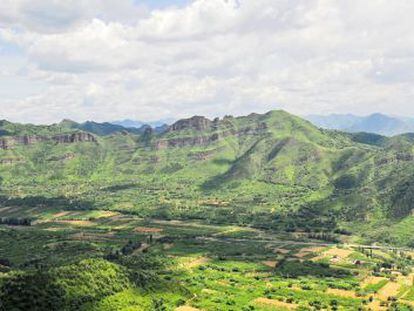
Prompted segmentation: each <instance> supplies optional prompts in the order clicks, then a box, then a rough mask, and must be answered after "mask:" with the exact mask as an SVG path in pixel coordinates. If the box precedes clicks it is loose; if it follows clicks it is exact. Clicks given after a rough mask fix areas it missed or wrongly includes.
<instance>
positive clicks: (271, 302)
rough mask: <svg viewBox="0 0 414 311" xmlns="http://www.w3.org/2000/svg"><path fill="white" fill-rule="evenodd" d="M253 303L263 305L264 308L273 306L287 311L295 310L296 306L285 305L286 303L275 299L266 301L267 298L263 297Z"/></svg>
mask: <svg viewBox="0 0 414 311" xmlns="http://www.w3.org/2000/svg"><path fill="white" fill-rule="evenodd" d="M254 303H255V304H258V305H264V306H274V307H278V308H285V309H287V310H294V309H296V308H297V305H296V304H293V303H287V302H284V301H279V300H276V299H268V298H264V297H261V298H257V299H256V300H255V301H254Z"/></svg>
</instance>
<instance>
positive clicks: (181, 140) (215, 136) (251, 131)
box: [154, 121, 267, 150]
mask: <svg viewBox="0 0 414 311" xmlns="http://www.w3.org/2000/svg"><path fill="white" fill-rule="evenodd" d="M178 122H180V121H178ZM178 122H177V123H178ZM211 125H212V122H211V121H210V125H209V126H211ZM266 130H267V124H266V123H259V124H257V126H254V127H250V126H249V127H245V128H243V129H239V130H236V129H234V128H228V129H225V130H222V131H217V132H215V133H212V134H211V135H208V136H191V137H177V138H169V139H160V140H157V141H156V142H155V146H154V147H155V149H157V150H160V149H166V148H180V147H193V146H208V145H209V144H212V143H215V142H217V141H219V140H221V139H223V138H226V137H228V136H231V135H234V136H238V137H240V136H246V135H258V134H260V133H263V132H264V131H266Z"/></svg>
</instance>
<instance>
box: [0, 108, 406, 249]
mask: <svg viewBox="0 0 414 311" xmlns="http://www.w3.org/2000/svg"><path fill="white" fill-rule="evenodd" d="M92 125H94V126H92V127H91V128H92V129H94V131H95V134H94V133H90V132H88V131H85V132H84V133H89V134H90V135H94V137H95V141H94V143H85V142H82V141H78V140H76V141H72V142H71V143H68V144H56V143H54V142H53V141H50V140H39V141H38V142H36V143H34V144H30V145H24V144H23V145H16V146H15V147H14V148H9V149H4V150H0V163H3V164H1V165H0V173H1V176H2V178H3V190H2V193H3V194H4V195H5V196H6V197H10V198H13V196H15V194H14V193H15V189H19V192H18V193H19V196H22V195H23V196H25V197H28V198H30V197H31V196H34V195H35V194H36V195H38V193H39V192H40V193H44V195H45V196H46V197H60V196H61V195H62V193H64V194H65V196H67V197H69V198H71V199H70V200H71V201H72V202H79V201H80V200H81V199H82V200H86V201H88V200H89V201H90V202H92V203H87V204H86V203H85V206H88V207H87V208H90V209H107V210H115V211H118V212H119V211H122V212H123V213H133V214H134V215H140V216H142V217H148V216H150V217H167V218H172V219H183V218H185V219H188V218H190V219H191V218H195V219H204V220H206V221H210V222H228V221H230V220H231V222H232V223H238V224H245V225H249V226H253V227H260V228H272V229H274V230H287V229H289V230H322V229H321V228H324V229H323V230H326V229H327V228H331V229H332V230H334V229H335V228H347V230H351V231H353V232H354V233H355V234H361V235H365V237H364V238H365V239H373V240H375V239H380V240H387V241H392V242H395V243H397V244H403V245H411V244H410V243H414V240H413V239H412V238H410V237H408V236H407V235H406V234H405V233H404V236H401V235H400V233H398V231H394V229H393V228H394V226H396V227H395V228H397V226H398V225H399V224H400V223H401V222H404V221H408V220H409V219H411V218H412V205H411V204H412V202H414V197H413V196H412V194H411V193H414V191H411V190H412V187H414V184H413V183H412V182H411V180H414V168H413V165H412V162H413V161H414V156H413V150H414V139H413V136H412V135H410V134H405V135H399V136H395V137H385V136H381V135H376V134H369V133H345V132H340V131H336V130H326V129H321V128H318V127H316V126H314V125H313V124H312V123H311V122H309V121H306V120H303V119H302V118H300V117H297V116H294V115H291V114H289V113H287V112H285V111H270V112H268V113H265V114H250V115H248V116H240V117H232V116H226V117H223V118H215V119H213V120H210V119H208V118H205V117H200V116H195V117H192V118H188V119H182V120H178V121H176V122H175V123H174V124H172V125H170V126H169V127H168V128H167V129H166V130H165V131H163V132H161V133H157V132H155V131H153V130H151V128H147V129H146V130H145V131H144V132H139V133H136V132H131V131H125V130H123V129H122V130H121V131H114V132H112V133H110V134H108V133H109V129H113V127H112V125H108V124H106V123H103V124H98V123H93V124H92ZM97 129H99V131H98V130H97ZM1 131H3V132H7V133H9V134H13V133H14V134H19V135H33V134H37V135H39V136H41V137H54V135H57V134H62V133H66V134H67V135H72V134H75V133H82V132H83V130H81V129H79V126H78V125H77V123H75V124H74V123H72V122H69V121H65V122H63V123H62V122H61V123H59V124H54V125H50V126H33V125H19V124H12V123H7V122H2V123H1V125H0V133H1ZM6 137H8V136H7V135H6V136H4V135H2V134H1V137H0V138H3V139H4V138H6ZM28 181H30V182H28ZM92 181H93V182H92ZM137 183H138V184H139V187H138V186H137V187H138V188H136V187H135V186H131V188H129V186H128V187H126V188H125V189H124V188H123V187H124V186H123V185H129V184H130V185H135V184H137ZM50 184H53V187H50ZM72 184H74V185H76V186H74V187H76V188H79V189H84V190H83V191H82V192H81V194H77V193H78V192H77V191H74V192H67V191H68V190H67V189H71V187H72V186H70V185H72ZM68 187H69V188H68ZM108 187H109V188H112V187H115V188H114V189H118V188H117V187H120V188H119V189H124V190H120V192H119V195H118V194H117V192H115V193H108V192H105V191H104V190H103V189H106V188H108ZM154 189H158V190H154ZM413 189H414V188H413ZM154 191H155V192H154ZM160 193H162V195H161V194H160ZM138 194H139V195H138ZM78 196H80V197H78ZM96 196H99V197H100V201H99V202H96V200H94V198H95V197H96ZM161 198H162V201H160V200H161ZM213 198H214V200H215V201H223V202H228V203H227V205H226V206H223V207H221V208H220V209H214V208H212V207H211V206H210V205H207V206H206V205H204V204H202V203H200V202H204V201H211V200H213ZM13 202H14V201H13ZM93 202H95V203H93ZM85 208H86V207H85ZM304 215H306V216H304ZM356 224H358V226H355V225H356ZM374 227H375V230H374V229H373V228H374ZM395 230H397V229H395ZM410 232H411V231H409V232H408V233H410ZM397 233H398V234H397ZM408 233H407V234H408ZM413 245H414V244H413Z"/></svg>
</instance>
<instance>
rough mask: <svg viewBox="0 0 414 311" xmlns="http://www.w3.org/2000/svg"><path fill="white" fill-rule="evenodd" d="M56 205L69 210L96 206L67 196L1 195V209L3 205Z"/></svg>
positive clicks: (88, 208) (87, 208)
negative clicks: (17, 196)
mask: <svg viewBox="0 0 414 311" xmlns="http://www.w3.org/2000/svg"><path fill="white" fill-rule="evenodd" d="M6 206H7V207H10V206H13V207H23V208H24V207H27V208H29V207H56V208H59V209H68V210H90V209H93V208H94V204H93V202H90V201H85V200H76V199H70V198H65V197H45V196H41V195H39V196H26V197H21V198H10V197H8V196H5V195H0V209H1V208H2V207H6Z"/></svg>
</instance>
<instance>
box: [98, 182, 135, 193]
mask: <svg viewBox="0 0 414 311" xmlns="http://www.w3.org/2000/svg"><path fill="white" fill-rule="evenodd" d="M137 187H138V184H136V183H127V184H121V185H113V186H109V187H105V188H102V189H101V190H102V191H105V192H118V191H123V190H129V189H135V188H137Z"/></svg>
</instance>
